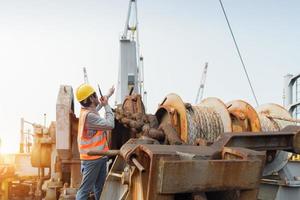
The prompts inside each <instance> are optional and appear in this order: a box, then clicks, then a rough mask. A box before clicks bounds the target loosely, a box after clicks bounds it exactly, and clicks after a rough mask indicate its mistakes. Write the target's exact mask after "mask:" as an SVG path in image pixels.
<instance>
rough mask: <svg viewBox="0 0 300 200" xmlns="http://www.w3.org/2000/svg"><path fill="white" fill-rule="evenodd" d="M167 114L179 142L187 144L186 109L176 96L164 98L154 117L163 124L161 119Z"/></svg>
mask: <svg viewBox="0 0 300 200" xmlns="http://www.w3.org/2000/svg"><path fill="white" fill-rule="evenodd" d="M166 113H168V115H169V119H171V123H172V124H173V126H174V127H175V129H176V131H177V132H178V134H179V136H180V138H181V140H183V141H184V142H187V140H188V122H187V115H186V108H185V105H184V103H183V101H182V99H181V98H180V97H179V96H178V95H176V94H173V93H172V94H169V95H167V96H166V100H164V102H163V104H161V105H160V106H159V108H158V110H157V112H156V114H155V115H156V117H157V119H158V121H159V122H160V123H163V119H164V118H163V117H164V116H165V114H166Z"/></svg>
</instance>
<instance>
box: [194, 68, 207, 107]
mask: <svg viewBox="0 0 300 200" xmlns="http://www.w3.org/2000/svg"><path fill="white" fill-rule="evenodd" d="M207 68H208V63H207V62H206V63H205V66H204V69H203V72H202V77H201V82H200V86H199V89H198V92H197V96H196V100H195V104H197V103H199V101H201V100H202V98H203V92H204V86H205V81H206V74H207Z"/></svg>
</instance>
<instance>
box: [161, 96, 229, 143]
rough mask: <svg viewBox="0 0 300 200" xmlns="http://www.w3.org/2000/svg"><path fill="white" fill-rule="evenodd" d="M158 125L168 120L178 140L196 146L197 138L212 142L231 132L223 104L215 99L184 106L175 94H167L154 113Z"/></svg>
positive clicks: (227, 114)
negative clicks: (224, 133)
mask: <svg viewBox="0 0 300 200" xmlns="http://www.w3.org/2000/svg"><path fill="white" fill-rule="evenodd" d="M156 116H157V119H158V121H159V123H163V122H165V120H168V121H169V122H171V124H172V125H173V126H174V127H175V129H176V130H177V132H178V134H179V135H180V138H181V139H182V140H183V141H184V142H186V143H188V144H196V140H197V139H198V138H201V139H204V140H205V141H207V142H214V141H215V140H216V139H217V138H218V136H219V135H220V134H221V133H223V132H231V131H232V129H231V120H230V116H229V113H228V111H227V108H226V106H225V104H224V103H223V102H222V101H221V100H219V99H217V98H207V99H204V100H203V101H202V102H201V103H200V104H198V105H196V106H191V105H190V104H184V103H183V101H182V100H181V98H180V97H179V96H178V95H176V94H169V95H168V96H167V97H166V98H165V99H164V101H163V103H162V105H160V107H159V109H158V111H157V112H156Z"/></svg>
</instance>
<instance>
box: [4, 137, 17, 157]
mask: <svg viewBox="0 0 300 200" xmlns="http://www.w3.org/2000/svg"><path fill="white" fill-rule="evenodd" d="M0 140H1V142H0V154H8V153H18V151H19V140H16V139H12V138H7V139H5V138H3V137H1V138H0Z"/></svg>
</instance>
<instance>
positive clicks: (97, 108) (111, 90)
mask: <svg viewBox="0 0 300 200" xmlns="http://www.w3.org/2000/svg"><path fill="white" fill-rule="evenodd" d="M114 92H115V86H111V88H109V90H108V92H107V95H106V97H107V100H108V99H109V98H110V97H111V96H112V95H113V93H114ZM102 107H103V105H102V103H100V104H99V105H98V106H97V107H96V110H97V111H100V110H101V108H102Z"/></svg>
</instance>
